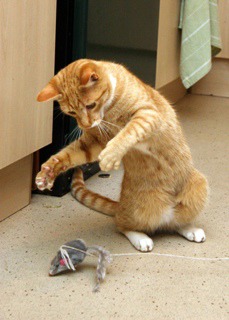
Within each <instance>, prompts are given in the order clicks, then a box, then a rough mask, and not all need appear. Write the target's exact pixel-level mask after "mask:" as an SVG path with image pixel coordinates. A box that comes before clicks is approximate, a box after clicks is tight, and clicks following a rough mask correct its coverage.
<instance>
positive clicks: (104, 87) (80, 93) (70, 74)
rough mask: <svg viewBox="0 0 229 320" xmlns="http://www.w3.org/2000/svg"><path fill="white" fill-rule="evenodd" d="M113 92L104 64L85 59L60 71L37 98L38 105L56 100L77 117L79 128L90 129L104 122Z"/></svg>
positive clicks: (64, 109)
mask: <svg viewBox="0 0 229 320" xmlns="http://www.w3.org/2000/svg"><path fill="white" fill-rule="evenodd" d="M110 91H111V84H110V81H109V78H108V76H107V74H106V72H104V69H103V66H102V64H101V63H99V62H96V61H93V60H88V59H82V60H77V61H75V62H73V63H71V64H70V65H68V66H67V67H66V68H64V69H62V70H61V71H59V72H58V73H57V75H55V76H54V77H53V78H52V79H51V80H50V82H49V83H48V84H47V85H46V87H45V88H44V89H43V90H42V91H41V92H40V93H39V94H38V96H37V101H39V102H43V101H49V100H57V101H58V102H59V104H60V108H61V110H62V111H63V112H64V113H66V114H68V115H70V116H72V117H74V118H75V119H76V120H77V123H78V125H79V127H81V128H82V129H89V128H92V127H94V126H96V125H98V124H99V123H100V121H101V119H102V118H103V115H104V110H103V106H104V104H105V103H106V101H108V99H109V96H110Z"/></svg>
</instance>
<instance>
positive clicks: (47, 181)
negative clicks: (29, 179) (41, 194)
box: [35, 157, 66, 190]
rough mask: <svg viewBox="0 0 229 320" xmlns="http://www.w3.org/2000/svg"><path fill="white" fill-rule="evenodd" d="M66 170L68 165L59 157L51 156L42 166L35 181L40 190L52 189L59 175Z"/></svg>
mask: <svg viewBox="0 0 229 320" xmlns="http://www.w3.org/2000/svg"><path fill="white" fill-rule="evenodd" d="M64 170H66V166H63V163H62V161H61V160H60V159H58V158H57V157H52V158H50V159H49V160H48V161H47V162H45V163H43V164H42V166H41V171H40V172H38V174H37V176H36V180H35V183H36V185H37V188H38V189H39V190H45V189H48V190H51V188H52V187H53V184H54V181H55V179H56V177H57V175H58V174H59V173H60V172H61V171H64Z"/></svg>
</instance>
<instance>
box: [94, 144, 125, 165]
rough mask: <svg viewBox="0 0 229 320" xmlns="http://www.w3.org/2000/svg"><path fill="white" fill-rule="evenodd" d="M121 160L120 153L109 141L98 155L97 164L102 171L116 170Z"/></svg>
mask: <svg viewBox="0 0 229 320" xmlns="http://www.w3.org/2000/svg"><path fill="white" fill-rule="evenodd" d="M121 161H122V154H120V152H119V150H118V149H116V150H115V148H113V147H112V145H111V144H110V145H109V143H108V144H107V147H106V148H105V149H104V150H103V151H102V152H101V153H100V155H99V166H100V168H101V170H102V171H110V170H112V169H115V170H118V168H119V166H120V163H121Z"/></svg>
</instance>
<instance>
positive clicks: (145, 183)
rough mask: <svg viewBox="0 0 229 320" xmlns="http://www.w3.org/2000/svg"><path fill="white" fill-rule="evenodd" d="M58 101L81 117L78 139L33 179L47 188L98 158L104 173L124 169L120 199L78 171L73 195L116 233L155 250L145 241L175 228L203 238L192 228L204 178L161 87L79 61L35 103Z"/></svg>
mask: <svg viewBox="0 0 229 320" xmlns="http://www.w3.org/2000/svg"><path fill="white" fill-rule="evenodd" d="M51 99H55V100H58V102H59V104H60V107H61V109H62V111H63V112H64V113H66V114H68V115H71V116H72V117H74V118H75V119H76V120H77V123H78V125H79V127H80V128H81V129H82V130H83V134H82V136H81V137H80V139H79V140H77V141H74V142H73V143H71V144H70V145H69V146H67V147H66V148H64V149H63V150H61V151H60V152H58V153H57V154H55V155H53V156H52V157H51V158H50V159H49V160H48V161H47V162H45V163H44V164H43V165H42V169H41V171H40V172H39V173H38V175H37V178H36V184H37V186H38V188H39V189H41V190H43V189H45V188H48V189H50V188H51V187H52V185H53V183H54V180H55V178H56V176H57V175H59V174H60V173H61V172H63V171H66V170H68V169H69V168H73V167H75V166H79V165H81V164H84V163H88V162H93V161H96V160H99V163H100V167H101V169H102V170H103V171H109V170H111V169H118V168H119V165H120V163H121V161H122V162H123V165H124V178H123V182H122V190H121V195H120V200H119V202H115V201H112V200H110V199H108V198H105V197H103V196H101V195H98V194H95V193H93V192H91V191H89V190H87V189H86V188H85V185H84V182H83V177H82V173H81V172H80V171H79V170H78V171H77V173H76V174H75V177H74V179H73V182H72V194H73V196H74V197H76V199H78V200H79V201H80V202H81V203H83V204H85V205H86V206H88V207H90V208H93V209H95V210H98V211H101V212H103V213H106V214H109V215H113V216H114V219H115V222H116V225H117V227H118V229H119V230H120V231H121V232H122V233H123V234H124V235H125V236H126V237H127V238H128V239H129V240H130V242H131V243H132V244H133V245H134V247H135V248H137V249H138V250H140V251H150V250H152V249H153V241H152V239H151V238H150V237H148V236H147V233H148V234H149V233H152V232H153V231H155V230H158V229H167V230H173V231H176V232H178V233H179V234H181V235H182V236H184V237H185V238H187V239H188V240H190V241H195V242H202V241H205V239H206V237H205V233H204V231H203V230H202V229H198V228H194V227H193V226H192V222H193V220H194V219H195V218H196V216H197V215H198V214H199V213H200V212H201V211H202V210H203V208H204V205H205V202H206V199H207V181H206V179H205V177H204V176H203V175H202V174H201V173H200V172H198V171H197V170H196V169H195V168H194V166H193V162H192V158H191V154H190V150H189V148H188V146H187V144H186V142H185V139H184V137H183V134H182V130H181V127H180V125H179V122H178V120H177V117H176V114H175V112H174V110H173V108H172V107H171V106H170V105H169V103H168V102H167V101H166V100H165V98H163V97H162V96H161V95H160V94H159V93H158V92H157V91H156V90H154V89H153V88H151V87H150V86H148V85H146V84H145V83H143V82H142V81H141V80H139V79H138V78H137V77H136V76H134V75H133V74H131V73H130V72H129V71H128V70H127V69H126V68H124V67H123V66H122V65H119V64H115V63H110V62H104V61H94V60H87V59H82V60H78V61H76V62H73V63H72V64H70V65H68V66H67V67H66V68H64V69H63V70H61V71H60V72H59V73H58V74H57V75H56V76H54V77H53V78H52V79H51V81H50V82H49V84H48V85H47V86H46V87H45V88H44V89H43V90H42V91H41V92H40V93H39V94H38V97H37V100H38V101H47V100H51Z"/></svg>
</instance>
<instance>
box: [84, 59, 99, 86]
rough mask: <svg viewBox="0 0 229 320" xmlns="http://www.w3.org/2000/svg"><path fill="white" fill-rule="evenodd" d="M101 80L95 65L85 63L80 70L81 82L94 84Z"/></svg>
mask: <svg viewBox="0 0 229 320" xmlns="http://www.w3.org/2000/svg"><path fill="white" fill-rule="evenodd" d="M98 80H99V76H98V74H97V73H96V70H95V67H94V66H93V65H91V64H89V65H85V66H83V67H82V69H81V70H80V84H81V85H82V86H86V87H89V86H92V85H93V84H95V83H96V82H97V81H98Z"/></svg>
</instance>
